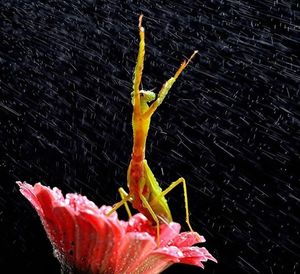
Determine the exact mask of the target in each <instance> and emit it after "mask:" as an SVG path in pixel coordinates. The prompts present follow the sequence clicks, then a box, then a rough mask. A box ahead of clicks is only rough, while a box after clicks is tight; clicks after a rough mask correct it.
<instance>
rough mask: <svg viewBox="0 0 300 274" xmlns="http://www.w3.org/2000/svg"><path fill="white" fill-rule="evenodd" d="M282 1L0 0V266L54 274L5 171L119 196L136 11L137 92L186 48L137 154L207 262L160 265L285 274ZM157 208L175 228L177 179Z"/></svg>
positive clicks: (106, 199)
mask: <svg viewBox="0 0 300 274" xmlns="http://www.w3.org/2000/svg"><path fill="white" fill-rule="evenodd" d="M297 2H298V1H296V0H295V1H266V0H263V1H230V0H228V1H221V0H219V1H214V0H211V1H191V0H185V1H175V2H171V1H113V0H111V1H92V0H90V1H74V0H73V1H44V2H42V1H1V3H0V62H1V66H0V70H1V75H0V80H1V82H0V88H1V94H0V96H1V97H0V99H1V100H0V115H1V123H0V133H1V134H0V142H1V147H0V148H1V151H0V152H1V159H0V160H1V162H0V165H1V167H0V168H1V185H0V207H1V208H0V228H1V231H2V232H1V239H0V247H1V251H0V252H1V254H0V266H1V269H5V267H8V269H9V270H7V271H6V272H2V270H1V272H2V273H20V270H21V271H22V273H54V274H55V273H59V264H58V262H57V261H56V259H55V258H54V257H53V255H52V248H51V245H50V243H49V241H48V239H47V238H46V235H45V232H44V230H43V228H42V226H41V224H40V221H39V218H38V216H37V214H36V213H35V211H34V210H33V209H32V207H31V206H30V204H29V203H28V201H26V199H25V198H24V197H22V196H21V195H20V193H19V191H18V187H17V186H16V184H15V181H16V180H22V181H27V182H29V183H35V182H38V181H40V182H42V183H43V184H45V185H49V186H51V187H54V186H57V187H59V188H61V189H62V191H63V193H67V192H78V193H81V194H83V195H86V196H87V197H88V198H89V199H91V200H93V201H94V202H95V203H96V204H97V205H101V204H113V203H115V202H116V201H118V199H119V197H118V195H117V188H118V187H119V186H126V181H125V179H126V169H127V166H128V163H129V160H130V153H131V143H132V132H131V124H130V123H131V110H132V107H131V104H130V92H131V86H132V83H131V79H132V71H133V68H134V64H135V59H136V54H137V46H138V31H137V23H138V16H139V14H140V13H143V14H144V22H143V25H144V27H145V29H146V44H147V48H146V51H147V52H146V60H145V70H144V72H145V75H144V77H143V87H144V88H145V89H151V88H156V90H155V91H157V90H158V89H159V87H160V86H161V85H162V84H163V82H164V81H165V80H167V79H168V78H169V77H170V76H171V75H172V74H173V73H174V72H175V71H176V68H177V67H178V66H179V64H180V62H181V61H182V60H183V59H184V58H186V57H187V56H189V55H190V54H191V53H192V52H193V50H195V49H198V50H199V55H198V56H197V57H196V58H195V59H194V60H193V62H192V64H191V65H190V66H189V67H188V68H187V69H186V71H185V72H184V73H183V75H182V76H180V78H179V79H178V81H177V83H176V84H175V85H174V88H173V89H172V91H171V92H170V94H169V95H168V97H167V98H166V100H165V103H164V104H163V105H162V106H161V107H160V108H159V111H158V113H157V114H155V115H154V117H153V119H152V127H151V130H150V133H149V139H148V149H147V159H148V162H149V164H150V166H151V167H152V170H153V171H154V174H156V177H157V178H158V180H159V181H160V182H161V185H162V187H163V188H165V187H166V186H167V185H168V184H169V183H170V182H172V181H174V180H175V179H177V178H178V177H180V176H183V177H185V179H186V180H187V183H188V191H189V201H190V212H191V221H192V225H193V227H194V228H195V230H197V231H198V232H199V233H200V234H202V235H203V236H205V238H206V240H207V242H206V243H205V246H206V247H207V248H208V250H209V251H210V252H211V253H212V254H213V255H214V256H215V257H216V258H217V259H218V260H219V264H214V263H211V262H209V263H207V264H206V269H205V270H204V271H205V272H203V271H202V270H200V269H198V268H194V267H190V266H180V265H175V266H172V267H171V268H170V269H168V270H167V271H166V272H165V273H182V272H183V271H185V272H186V273H270V274H273V273H297V268H298V270H299V253H300V252H299V230H298V229H299V218H298V217H299V215H296V211H297V209H298V208H299V199H300V198H299V188H298V185H297V183H299V178H300V176H299V175H300V174H299V173H300V172H299V169H300V166H299V164H300V161H299V148H300V146H299V140H300V134H299V82H300V76H299V66H300V62H299V48H300V44H299V42H300V41H299V40H300V38H299V31H300V29H299V4H297ZM297 24H298V25H297ZM169 203H170V206H171V209H172V212H173V215H174V216H173V217H174V219H175V220H176V221H178V222H180V223H182V225H183V229H187V228H186V225H185V224H184V204H183V198H182V190H181V189H180V188H178V189H177V190H174V192H173V193H172V194H170V195H169ZM123 213H124V212H123V211H122V210H121V211H120V215H121V216H125V215H124V214H123Z"/></svg>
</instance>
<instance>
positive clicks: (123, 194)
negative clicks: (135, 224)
mask: <svg viewBox="0 0 300 274" xmlns="http://www.w3.org/2000/svg"><path fill="white" fill-rule="evenodd" d="M119 193H120V196H121V198H122V200H121V201H120V202H118V203H116V204H114V206H113V208H112V209H111V210H110V211H109V212H108V213H107V214H106V216H109V215H111V214H112V213H114V212H115V211H117V210H118V209H119V208H120V207H121V206H122V205H124V206H125V209H126V211H127V214H128V216H129V217H131V212H130V210H129V207H128V204H127V202H128V201H131V200H132V196H131V195H129V194H127V192H126V191H125V190H124V189H123V188H122V187H120V188H119Z"/></svg>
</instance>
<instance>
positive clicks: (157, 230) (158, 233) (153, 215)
mask: <svg viewBox="0 0 300 274" xmlns="http://www.w3.org/2000/svg"><path fill="white" fill-rule="evenodd" d="M140 198H141V200H142V202H143V205H144V207H145V208H147V209H148V211H149V213H150V214H151V216H152V218H153V220H154V221H155V223H156V235H157V238H156V243H157V245H158V246H159V245H160V225H159V220H158V218H157V216H156V214H155V212H154V211H153V209H152V207H151V206H150V204H149V203H148V201H147V199H146V197H145V196H144V195H142V194H141V195H140Z"/></svg>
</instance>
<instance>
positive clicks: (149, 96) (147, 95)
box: [131, 90, 156, 105]
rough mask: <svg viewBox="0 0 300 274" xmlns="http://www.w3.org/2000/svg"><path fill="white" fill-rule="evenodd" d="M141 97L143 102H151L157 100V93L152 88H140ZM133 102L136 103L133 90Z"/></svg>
mask: <svg viewBox="0 0 300 274" xmlns="http://www.w3.org/2000/svg"><path fill="white" fill-rule="evenodd" d="M139 93H140V98H141V104H142V105H143V104H145V103H150V102H152V101H154V100H155V98H156V94H155V93H154V92H153V91H152V90H140V92H139ZM131 103H132V105H134V102H133V92H131Z"/></svg>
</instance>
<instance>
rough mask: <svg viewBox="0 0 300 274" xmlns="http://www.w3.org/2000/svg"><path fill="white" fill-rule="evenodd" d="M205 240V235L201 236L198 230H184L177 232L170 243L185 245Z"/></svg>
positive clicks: (179, 245)
mask: <svg viewBox="0 0 300 274" xmlns="http://www.w3.org/2000/svg"><path fill="white" fill-rule="evenodd" d="M204 242H205V239H204V237H203V236H200V235H199V234H198V233H197V232H182V233H180V234H178V233H177V235H176V237H174V239H173V240H172V241H170V242H169V245H174V246H178V247H185V246H192V245H194V244H198V243H204Z"/></svg>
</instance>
